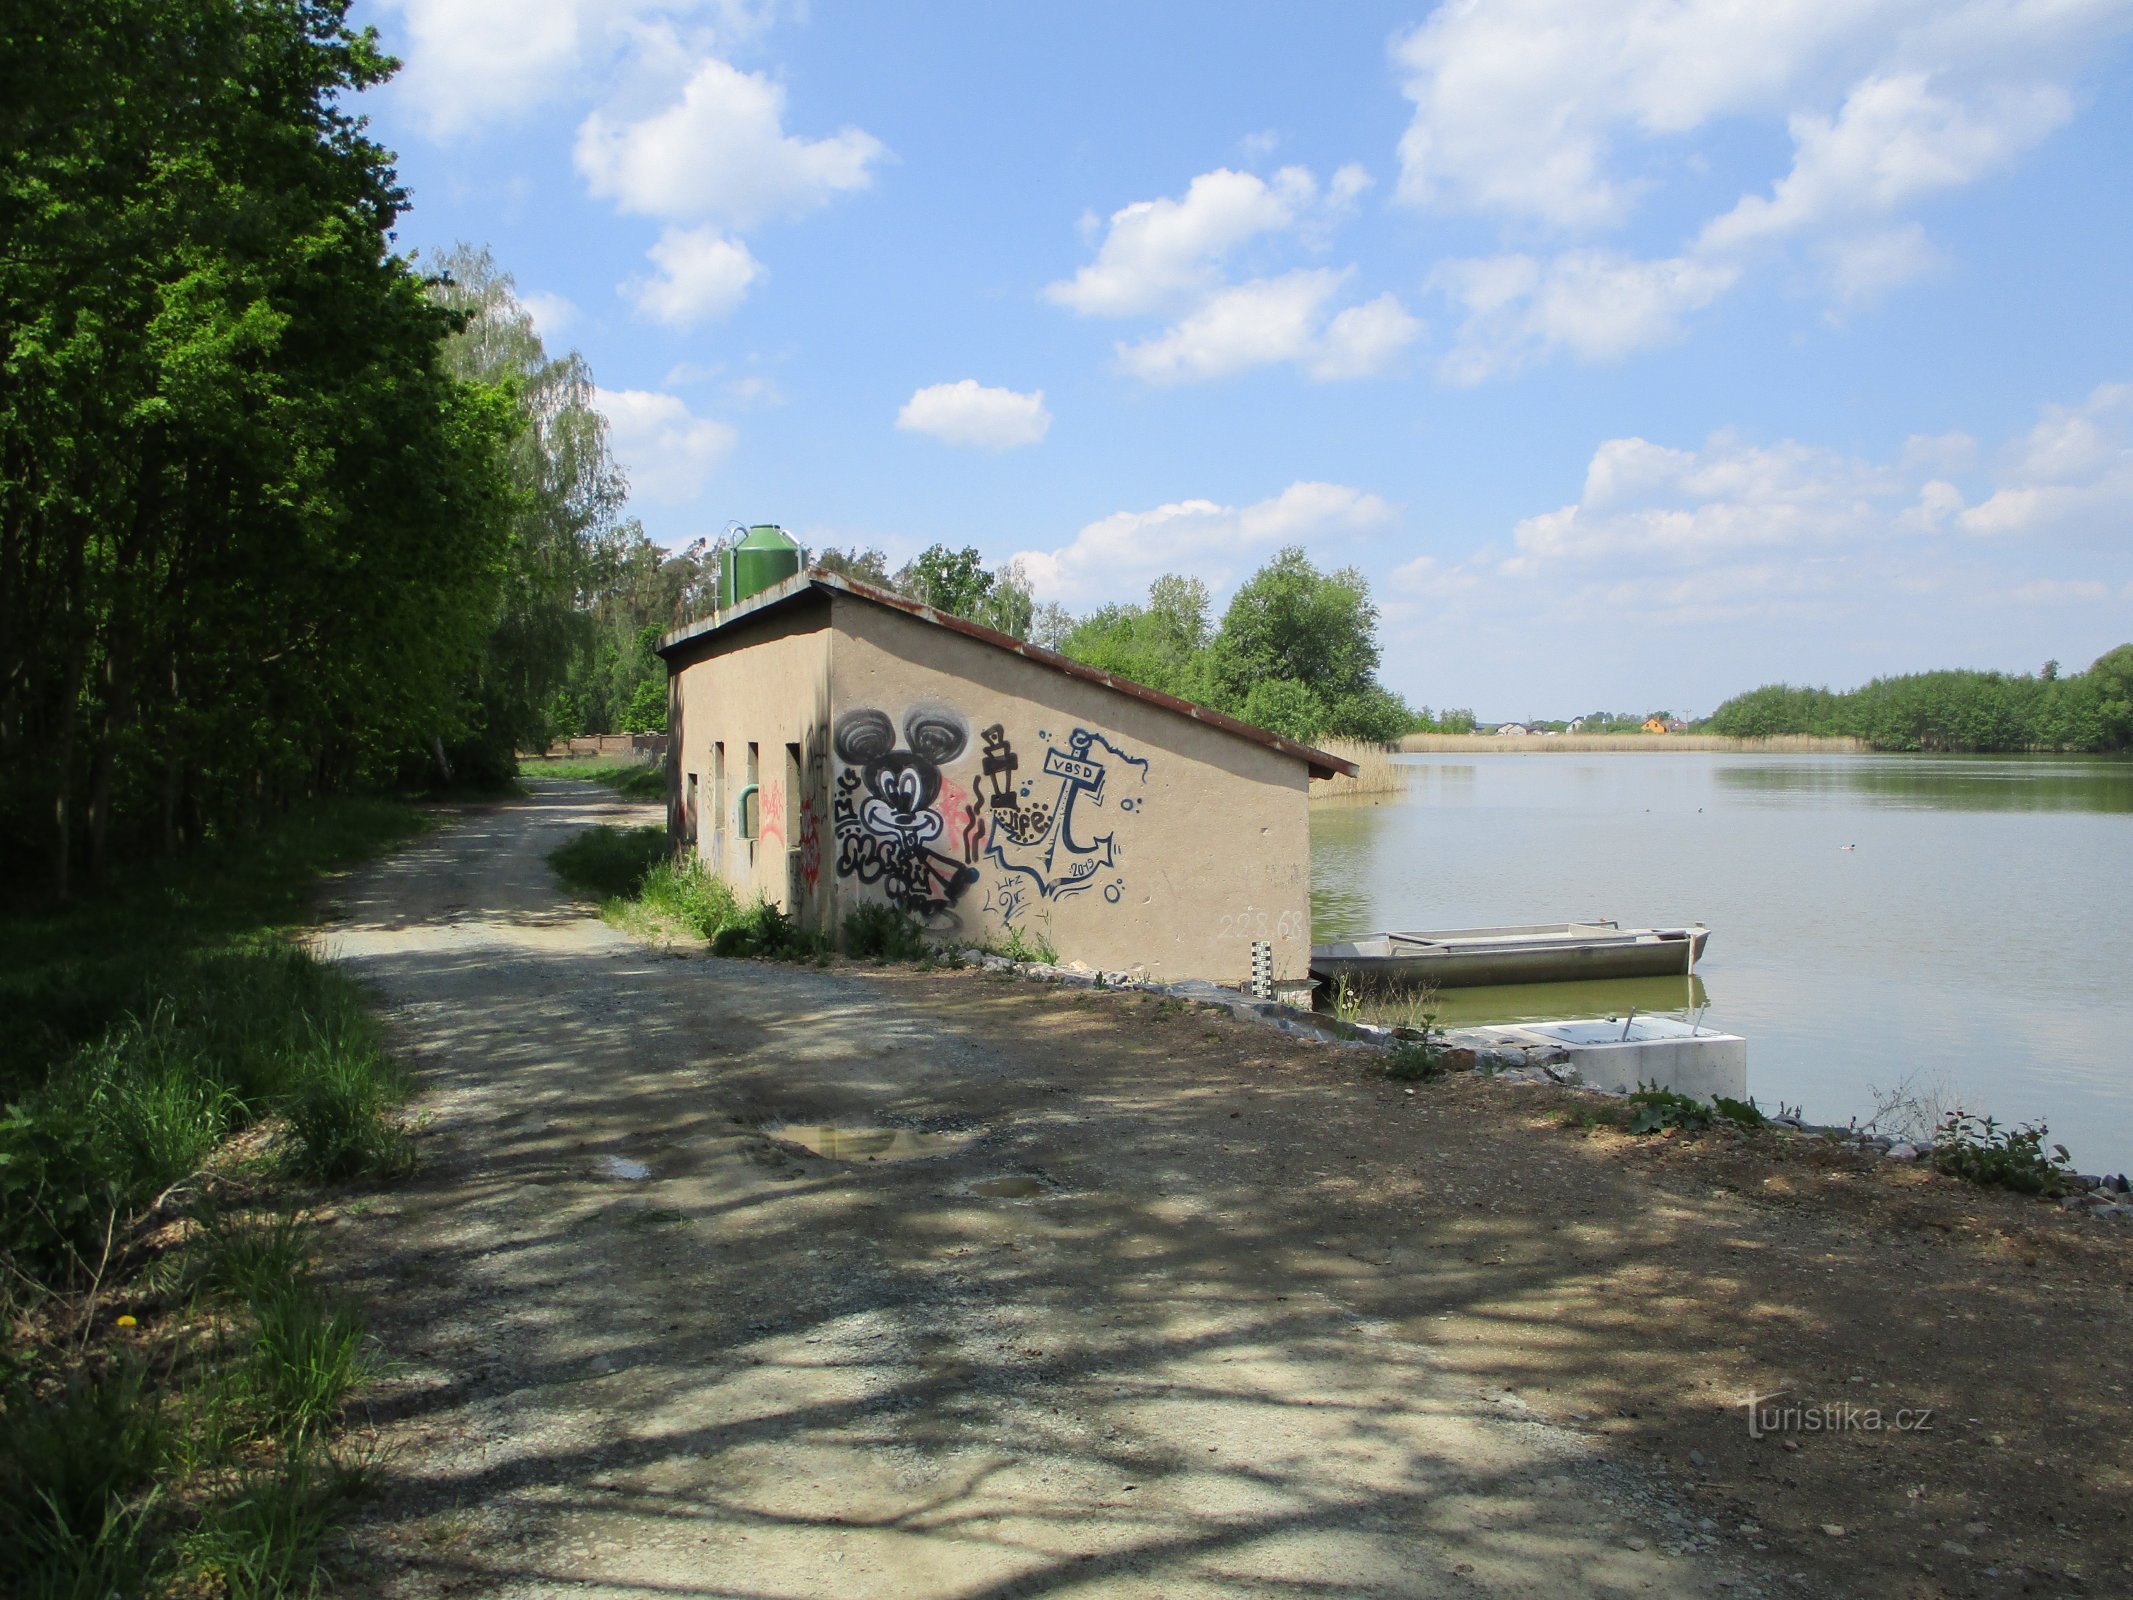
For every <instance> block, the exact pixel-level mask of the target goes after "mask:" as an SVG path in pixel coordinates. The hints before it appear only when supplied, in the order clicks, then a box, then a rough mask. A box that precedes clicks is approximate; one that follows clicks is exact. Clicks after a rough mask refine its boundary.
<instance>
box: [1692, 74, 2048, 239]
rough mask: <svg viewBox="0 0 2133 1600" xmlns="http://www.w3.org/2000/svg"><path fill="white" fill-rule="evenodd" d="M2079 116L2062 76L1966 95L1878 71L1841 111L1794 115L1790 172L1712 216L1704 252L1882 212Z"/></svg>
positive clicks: (1977, 170) (2013, 152)
mask: <svg viewBox="0 0 2133 1600" xmlns="http://www.w3.org/2000/svg"><path fill="white" fill-rule="evenodd" d="M2072 114H2073V100H2072V97H2071V96H2069V95H2068V94H2067V92H2066V90H2064V89H2063V88H2060V87H2059V86H2058V85H2056V84H2034V83H2033V84H2020V85H2006V86H1996V87H1993V88H1990V89H1987V90H1985V91H1982V92H1981V93H1979V94H1978V95H1976V96H1975V97H1974V98H1973V99H1972V100H1971V101H1970V102H1968V103H1966V102H1964V101H1963V100H1961V99H1958V98H1955V97H1954V96H1951V95H1948V94H1944V93H1939V92H1936V91H1935V90H1934V89H1933V87H1932V86H1931V84H1930V82H1929V80H1928V77H1927V75H1926V74H1925V73H1922V72H1911V73H1903V74H1900V75H1896V76H1891V77H1872V78H1868V79H1866V80H1865V81H1864V82H1862V83H1860V84H1858V85H1857V86H1856V87H1855V88H1853V90H1852V91H1851V93H1850V94H1849V95H1847V96H1846V97H1845V100H1844V105H1843V107H1842V108H1841V109H1840V110H1839V111H1838V113H1837V114H1836V116H1835V117H1833V118H1832V117H1824V116H1817V115H1815V114H1813V113H1811V112H1802V113H1800V114H1798V115H1796V116H1794V117H1793V118H1792V140H1793V147H1794V156H1793V165H1792V170H1791V171H1790V172H1788V173H1787V174H1786V175H1785V176H1784V177H1782V178H1780V179H1779V180H1778V182H1777V186H1776V187H1775V188H1774V189H1773V190H1772V191H1771V193H1770V195H1769V197H1768V198H1767V199H1766V198H1764V197H1763V196H1761V195H1744V196H1742V198H1741V200H1740V202H1739V204H1737V205H1735V206H1734V208H1733V209H1732V210H1731V211H1729V212H1727V213H1726V214H1725V215H1724V216H1721V217H1716V218H1713V219H1712V221H1711V222H1710V223H1708V224H1707V225H1706V226H1705V228H1704V230H1703V236H1702V239H1701V241H1700V243H1701V245H1702V247H1703V248H1704V249H1706V250H1736V249H1739V248H1741V247H1742V246H1744V245H1748V244H1752V243H1755V242H1757V241H1759V240H1762V239H1766V238H1771V237H1774V236H1778V235H1782V234H1788V233H1796V232H1800V231H1802V230H1805V229H1809V228H1815V227H1821V226H1827V225H1829V224H1831V223H1843V222H1850V221H1853V220H1855V219H1858V218H1861V217H1866V218H1874V217H1882V216H1886V215H1888V214H1889V213H1890V212H1893V211H1895V210H1896V209H1897V208H1898V207H1900V206H1902V205H1903V204H1904V203H1906V202H1907V201H1910V200H1913V199H1916V198H1917V197H1919V196H1920V195H1924V194H1930V193H1932V192H1933V191H1935V190H1938V189H1952V188H1957V187H1960V186H1961V185H1963V184H1966V183H1970V182H1973V181H1975V180H1976V179H1978V178H1980V177H1982V176H1983V175H1984V174H1986V173H1988V172H1991V171H1993V170H1994V169H1995V168H1998V167H2002V166H2005V165H2006V164H2008V163H2009V162H2010V161H2012V160H2013V159H2014V157H2015V156H2017V155H2019V154H2020V153H2021V152H2022V151H2024V150H2026V149H2028V148H2029V147H2030V146H2031V145H2033V144H2035V143H2036V142H2037V141H2038V140H2040V139H2042V138H2043V137H2044V136H2045V135H2046V134H2048V133H2050V132H2051V131H2052V130H2053V129H2055V128H2057V127H2058V126H2059V125H2060V124H2061V123H2063V122H2065V121H2066V119H2067V118H2068V117H2069V116H2071V115H2072Z"/></svg>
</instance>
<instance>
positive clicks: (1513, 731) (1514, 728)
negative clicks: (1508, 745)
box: [1496, 722, 1526, 739]
mask: <svg viewBox="0 0 2133 1600" xmlns="http://www.w3.org/2000/svg"><path fill="white" fill-rule="evenodd" d="M1496 732H1497V735H1498V736H1499V737H1500V738H1505V739H1511V738H1523V737H1524V736H1525V733H1526V725H1525V724H1524V723H1523V722H1506V723H1505V724H1504V725H1503V726H1502V727H1500V728H1498V729H1497V730H1496Z"/></svg>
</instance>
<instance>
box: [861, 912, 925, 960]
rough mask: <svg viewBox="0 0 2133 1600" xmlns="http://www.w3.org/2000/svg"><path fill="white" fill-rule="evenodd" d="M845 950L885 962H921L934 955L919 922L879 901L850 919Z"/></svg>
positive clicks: (907, 913) (908, 914) (906, 913)
mask: <svg viewBox="0 0 2133 1600" xmlns="http://www.w3.org/2000/svg"><path fill="white" fill-rule="evenodd" d="M844 949H845V953H846V954H847V955H853V956H860V957H863V958H872V959H876V960H881V961H921V960H924V959H925V958H926V957H927V956H929V955H930V954H932V947H931V946H930V945H928V944H927V943H926V932H925V929H923V928H922V927H920V926H919V922H918V919H917V918H916V917H914V916H912V915H911V914H910V913H909V912H907V911H899V910H897V909H896V908H895V907H894V906H891V905H885V904H883V903H882V902H880V901H878V900H869V901H867V902H866V903H865V904H863V905H857V906H854V907H853V908H852V910H851V911H850V913H849V914H847V915H846V917H845V919H844Z"/></svg>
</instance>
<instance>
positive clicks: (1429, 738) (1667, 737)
mask: <svg viewBox="0 0 2133 1600" xmlns="http://www.w3.org/2000/svg"><path fill="white" fill-rule="evenodd" d="M1327 748H1328V749H1331V748H1332V746H1330V745H1329V746H1328V747H1327ZM1868 748H1869V746H1868V745H1867V743H1866V741H1865V740H1863V739H1851V738H1841V737H1824V736H1822V735H1819V734H1809V733H1784V734H1776V735H1773V736H1772V737H1770V738H1768V739H1729V738H1726V737H1724V736H1723V735H1720V734H1715V733H1555V734H1538V733H1526V734H1510V735H1505V734H1496V733H1410V734H1409V735H1408V736H1407V737H1406V738H1404V739H1402V740H1401V741H1400V751H1401V753H1402V754H1405V755H1433V754H1452V753H1459V754H1463V755H1478V754H1482V753H1484V752H1493V753H1495V754H1497V755H1505V754H1511V755H1563V754H1566V753H1572V752H1576V751H1581V750H1582V751H1601V750H1634V751H1636V752H1637V753H1638V754H1640V755H1657V756H1663V755H1684V754H1687V753H1690V752H1692V751H1706V752H1709V751H1724V752H1729V753H1732V754H1739V755H1775V756H1794V755H1859V754H1863V753H1864V752H1865V751H1866V750H1867V749H1868ZM1311 792H1312V793H1313V794H1316V793H1317V792H1318V785H1317V784H1313V785H1312V786H1311Z"/></svg>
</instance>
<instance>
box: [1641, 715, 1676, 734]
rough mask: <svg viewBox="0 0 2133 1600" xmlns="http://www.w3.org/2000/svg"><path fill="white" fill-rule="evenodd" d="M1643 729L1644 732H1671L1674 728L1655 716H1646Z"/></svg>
mask: <svg viewBox="0 0 2133 1600" xmlns="http://www.w3.org/2000/svg"><path fill="white" fill-rule="evenodd" d="M1644 731H1645V732H1646V733H1672V732H1673V731H1674V730H1673V729H1672V728H1669V727H1668V726H1667V725H1666V724H1665V723H1663V722H1661V721H1660V720H1659V719H1658V718H1657V717H1646V718H1645V719H1644Z"/></svg>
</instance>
